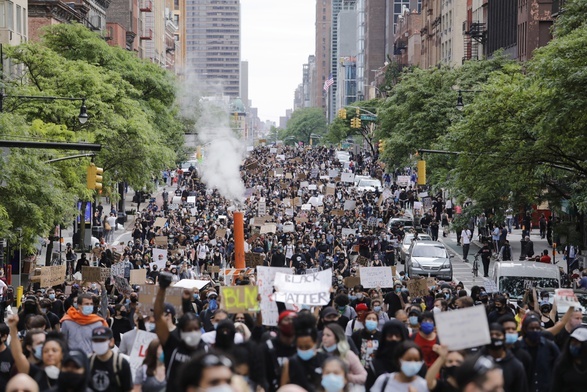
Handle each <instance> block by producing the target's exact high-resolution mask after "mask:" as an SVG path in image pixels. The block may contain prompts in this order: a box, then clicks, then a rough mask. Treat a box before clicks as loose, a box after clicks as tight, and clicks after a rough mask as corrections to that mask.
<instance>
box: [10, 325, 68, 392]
mask: <svg viewBox="0 0 587 392" xmlns="http://www.w3.org/2000/svg"><path fill="white" fill-rule="evenodd" d="M17 323H18V316H17V315H15V314H13V315H10V316H8V318H7V324H8V327H9V328H10V339H11V341H12V342H14V343H13V344H11V345H10V351H11V353H12V357H13V358H14V365H15V367H16V370H18V372H19V373H24V374H28V375H29V376H31V377H32V378H33V379H34V380H35V381H36V382H37V384H38V385H39V389H40V390H41V391H44V390H47V389H49V388H51V387H53V386H55V384H56V383H57V379H58V377H59V369H60V368H61V361H62V359H63V353H64V352H65V347H66V344H65V342H64V341H63V340H62V339H61V335H60V334H58V333H55V332H52V333H51V334H47V335H45V336H44V342H43V343H42V344H37V343H36V342H35V343H34V344H35V345H34V346H33V347H31V346H28V345H27V346H26V348H27V350H29V349H30V350H31V351H33V352H34V354H33V355H34V357H35V358H38V362H37V363H31V362H30V361H29V359H28V358H27V357H26V355H25V354H24V352H23V348H22V346H21V345H20V344H18V331H17V329H16V325H17ZM31 332H32V331H31Z"/></svg>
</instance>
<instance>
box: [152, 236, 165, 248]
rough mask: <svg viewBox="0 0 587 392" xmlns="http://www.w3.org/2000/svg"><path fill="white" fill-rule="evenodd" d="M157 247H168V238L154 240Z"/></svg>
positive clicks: (162, 237)
mask: <svg viewBox="0 0 587 392" xmlns="http://www.w3.org/2000/svg"><path fill="white" fill-rule="evenodd" d="M154 241H155V246H167V236H158V237H155V238H154Z"/></svg>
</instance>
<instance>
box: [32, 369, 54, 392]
mask: <svg viewBox="0 0 587 392" xmlns="http://www.w3.org/2000/svg"><path fill="white" fill-rule="evenodd" d="M29 376H31V378H32V379H33V380H35V381H36V382H37V384H38V385H39V391H44V390H46V389H49V388H51V387H52V386H55V385H57V380H56V379H55V380H53V379H51V378H49V377H47V373H45V370H44V369H43V368H41V367H39V366H37V365H35V364H32V363H31V366H30V368H29Z"/></svg>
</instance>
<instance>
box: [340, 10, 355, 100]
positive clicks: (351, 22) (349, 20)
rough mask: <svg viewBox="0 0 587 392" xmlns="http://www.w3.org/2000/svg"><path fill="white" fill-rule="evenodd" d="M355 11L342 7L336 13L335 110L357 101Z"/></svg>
mask: <svg viewBox="0 0 587 392" xmlns="http://www.w3.org/2000/svg"><path fill="white" fill-rule="evenodd" d="M356 26H357V11H356V9H350V8H347V9H343V10H341V11H340V12H339V14H338V49H337V50H338V53H337V55H336V59H337V66H338V71H337V75H338V83H337V86H338V88H337V89H336V108H335V109H336V110H337V111H338V109H340V108H342V107H343V106H345V105H350V104H351V103H353V102H356V101H357V57H356V55H357V29H356Z"/></svg>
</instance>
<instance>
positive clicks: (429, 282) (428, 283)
mask: <svg viewBox="0 0 587 392" xmlns="http://www.w3.org/2000/svg"><path fill="white" fill-rule="evenodd" d="M434 286H436V278H432V277H430V278H426V287H428V289H430V288H432V287H434Z"/></svg>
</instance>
